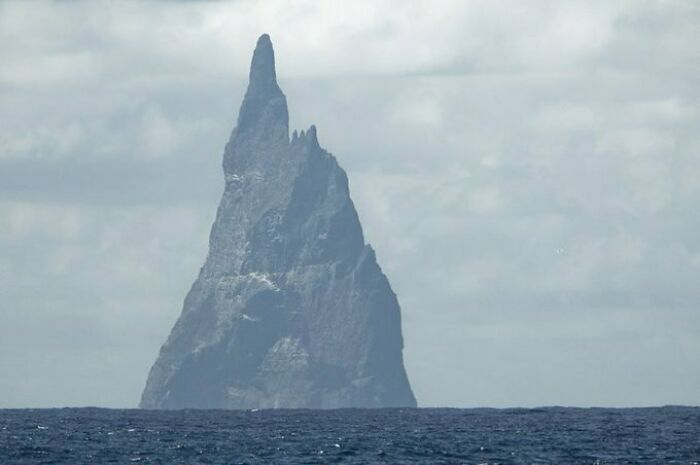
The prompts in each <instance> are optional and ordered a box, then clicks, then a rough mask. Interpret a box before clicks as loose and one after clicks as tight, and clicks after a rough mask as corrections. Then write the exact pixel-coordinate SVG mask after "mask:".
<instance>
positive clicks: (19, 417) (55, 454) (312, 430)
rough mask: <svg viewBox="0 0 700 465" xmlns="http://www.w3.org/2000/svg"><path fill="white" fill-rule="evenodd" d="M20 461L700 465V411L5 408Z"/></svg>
mask: <svg viewBox="0 0 700 465" xmlns="http://www.w3.org/2000/svg"><path fill="white" fill-rule="evenodd" d="M0 463H1V464H3V465H9V464H71V465H73V464H108V463H109V464H120V463H125V464H126V463H129V464H133V463H149V464H150V463H153V464H277V463H279V464H325V463H347V464H408V463H411V464H414V463H415V464H685V465H691V464H696V465H697V464H699V463H700V408H698V407H660V408H631V409H605V408H592V409H578V408H558V407H552V408H537V409H504V410H502V409H383V410H363V409H348V410H261V411H221V410H181V411H146V410H110V409H97V408H81V409H75V408H67V409H18V410H0Z"/></svg>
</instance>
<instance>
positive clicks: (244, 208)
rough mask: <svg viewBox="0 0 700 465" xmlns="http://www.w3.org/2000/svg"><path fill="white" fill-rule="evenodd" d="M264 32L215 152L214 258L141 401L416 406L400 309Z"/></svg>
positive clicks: (339, 176)
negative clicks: (290, 96) (229, 128)
mask: <svg viewBox="0 0 700 465" xmlns="http://www.w3.org/2000/svg"><path fill="white" fill-rule="evenodd" d="M288 126H289V118H288V114H287V101H286V98H285V96H284V94H283V93H282V90H281V89H280V87H279V86H278V84H277V76H276V72H275V57H274V52H273V49H272V43H271V41H270V37H269V36H268V35H267V34H264V35H262V36H261V37H260V38H259V39H258V42H257V46H256V47H255V52H254V53H253V60H252V63H251V67H250V83H249V85H248V89H247V91H246V94H245V97H244V99H243V104H242V105H241V109H240V113H239V115H238V121H237V124H236V127H235V129H234V130H233V132H232V133H231V138H230V139H229V141H228V143H227V144H226V148H225V151H224V160H223V170H224V176H225V189H224V193H223V197H222V199H221V203H220V205H219V208H218V211H217V214H216V220H215V221H214V225H213V226H212V230H211V234H210V237H209V254H208V256H207V258H206V261H205V262H204V266H203V267H202V268H201V270H200V272H199V276H198V277H197V280H196V281H195V282H194V284H193V285H192V288H191V289H190V291H189V293H188V294H187V297H186V298H185V302H184V308H183V310H182V314H181V316H180V318H179V319H178V321H177V323H176V324H175V326H174V327H173V329H172V332H171V333H170V336H169V337H168V340H167V341H166V342H165V344H164V345H163V347H162V348H161V350H160V354H159V356H158V359H157V360H156V362H155V364H154V365H153V367H152V368H151V371H150V374H149V376H148V381H147V383H146V388H145V389H144V391H143V395H142V398H141V404H140V406H141V407H142V408H148V409H181V408H223V409H250V408H343V407H367V408H372V407H415V406H416V400H415V397H414V396H413V393H412V391H411V387H410V385H409V382H408V378H407V376H406V371H405V369H404V363H403V355H402V350H403V337H402V334H401V310H400V308H399V303H398V301H397V298H396V295H395V294H394V292H393V291H392V289H391V286H390V285H389V281H388V280H387V278H386V276H385V275H384V274H383V273H382V270H381V269H380V268H379V265H378V264H377V260H376V257H375V254H374V251H373V250H372V248H371V247H370V246H369V245H368V244H365V241H364V237H363V234H362V227H361V226H360V222H359V219H358V216H357V213H356V211H355V207H354V205H353V202H352V200H351V199H350V194H349V190H348V179H347V176H346V174H345V171H343V169H342V168H341V167H340V166H339V165H338V162H337V161H336V159H335V157H334V156H333V155H331V154H330V153H328V152H327V151H326V150H324V149H323V148H321V146H320V145H319V142H318V138H317V134H316V128H315V127H314V126H311V127H310V128H309V129H308V130H306V131H301V132H300V133H299V134H297V132H296V131H295V132H294V134H293V135H292V137H291V139H290V137H289V127H288Z"/></svg>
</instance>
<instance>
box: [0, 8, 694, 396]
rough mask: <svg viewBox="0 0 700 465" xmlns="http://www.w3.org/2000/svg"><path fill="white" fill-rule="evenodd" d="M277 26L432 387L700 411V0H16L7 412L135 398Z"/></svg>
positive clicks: (2, 308) (3, 182)
mask: <svg viewBox="0 0 700 465" xmlns="http://www.w3.org/2000/svg"><path fill="white" fill-rule="evenodd" d="M262 33H269V34H270V36H271V37H272V41H273V43H274V47H275V53H276V58H277V76H278V81H279V83H280V86H281V87H282V89H283V90H284V92H285V94H286V96H287V100H288V103H289V109H290V127H291V128H292V129H294V128H297V129H305V128H307V127H308V126H309V125H311V124H315V125H316V126H317V128H318V139H319V142H320V144H321V146H323V147H324V148H326V149H328V150H329V151H330V152H332V153H333V154H334V155H335V156H336V157H337V159H338V162H339V163H340V164H341V166H343V167H344V168H345V170H346V171H347V173H348V177H349V182H350V190H351V195H352V198H353V200H354V202H355V205H356V207H357V210H358V213H359V216H360V219H361V220H362V225H363V228H364V233H365V236H366V239H367V241H368V242H370V243H371V244H372V246H373V247H374V248H375V249H376V252H377V257H378V260H379V263H380V264H381V266H382V269H383V270H384V272H385V273H386V274H387V275H388V277H389V279H390V280H391V284H392V286H393V289H394V291H395V292H396V294H397V295H398V298H399V302H400V304H401V308H402V318H403V334H404V341H405V349H404V357H405V362H406V369H407V371H408V376H409V378H410V381H411V385H412V387H413V390H414V393H415V395H416V398H417V400H418V404H419V406H453V407H477V406H492V407H506V406H538V405H570V406H590V405H596V406H645V405H663V404H686V405H698V404H700V390H699V389H698V386H700V370H699V369H698V365H699V362H700V311H699V309H698V305H699V304H700V286H699V285H698V277H700V234H698V231H700V216H699V215H698V214H697V213H696V212H697V208H698V205H699V204H700V156H699V155H700V110H699V109H698V108H699V107H698V103H699V97H700V87H699V86H698V83H699V82H700V81H699V79H700V65H699V63H700V46H699V45H698V40H697V39H698V37H700V6H699V5H698V3H697V2H694V1H690V0H689V1H617V2H615V1H612V2H611V1H600V2H598V1H592V2H591V1H585V2H584V1H580V2H576V1H571V2H558V1H551V2H548V1H539V2H527V4H525V2H521V1H515V0H514V1H495V2H494V1H487V0H484V1H464V2H462V1H442V2H440V1H431V2H427V1H426V2H396V1H394V2H392V1H366V2H311V1H295V2H288V1H281V0H280V1H266V2H252V1H237V2H214V1H211V2H209V1H192V2H188V1H163V2H119V3H117V2H106V1H94V2H92V1H91V2H12V1H5V2H2V3H0V58H1V60H2V66H0V408H6V407H51V406H84V405H94V406H102V407H135V406H136V405H137V403H138V399H139V396H140V394H141V391H142V389H143V387H144V383H145V381H146V376H147V374H148V369H149V367H150V366H151V365H152V364H153V361H154V360H155V358H156V356H157V354H158V350H159V348H160V345H161V344H162V343H163V341H165V339H166V337H167V335H168V332H169V331H170V329H171V327H172V325H173V322H174V321H175V320H176V318H177V317H178V315H179V314H180V311H181V309H182V301H183V298H184V296H185V294H186V293H187V291H188V289H189V287H190V286H191V284H192V281H193V280H194V278H195V277H196V276H197V273H198V271H199V267H200V266H201V265H202V263H203V261H204V258H205V257H206V253H207V240H208V234H209V229H210V227H211V224H212V220H213V218H214V215H215V212H216V207H217V204H218V201H219V198H220V196H221V192H222V190H223V175H222V172H221V160H222V153H223V149H224V144H225V143H226V141H227V140H228V137H229V134H230V132H231V129H232V128H233V126H234V124H235V121H236V116H237V112H238V108H239V105H240V102H241V99H242V97H243V92H244V91H245V86H246V84H247V78H248V76H247V73H248V67H249V65H250V58H251V53H252V50H253V47H254V46H255V41H256V39H257V38H258V36H259V35H260V34H262Z"/></svg>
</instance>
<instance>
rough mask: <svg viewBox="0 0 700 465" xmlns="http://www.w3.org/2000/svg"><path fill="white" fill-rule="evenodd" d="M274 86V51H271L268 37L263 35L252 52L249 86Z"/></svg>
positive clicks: (270, 42) (275, 75)
mask: <svg viewBox="0 0 700 465" xmlns="http://www.w3.org/2000/svg"><path fill="white" fill-rule="evenodd" d="M276 85H277V74H276V72H275V51H274V50H273V49H272V41H271V40H270V36H269V35H268V34H263V35H261V36H260V37H259V38H258V43H257V44H256V45H255V51H254V52H253V60H252V61H251V63H250V86H251V87H270V86H276Z"/></svg>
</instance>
